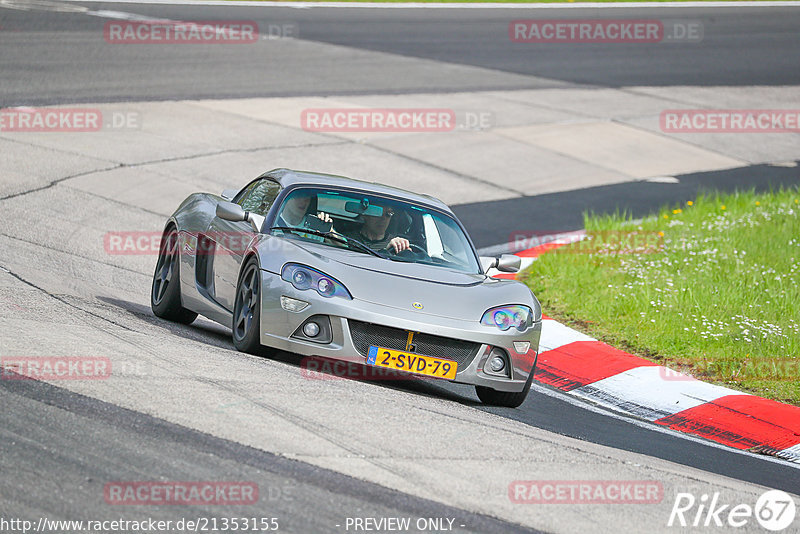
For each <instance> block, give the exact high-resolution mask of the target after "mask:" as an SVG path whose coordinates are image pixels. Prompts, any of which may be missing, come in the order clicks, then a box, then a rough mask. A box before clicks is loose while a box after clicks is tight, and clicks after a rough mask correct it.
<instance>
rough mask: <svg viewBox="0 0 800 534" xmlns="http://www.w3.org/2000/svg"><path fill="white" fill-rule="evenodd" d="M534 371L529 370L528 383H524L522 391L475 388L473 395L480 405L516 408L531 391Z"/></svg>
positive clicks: (484, 387)
mask: <svg viewBox="0 0 800 534" xmlns="http://www.w3.org/2000/svg"><path fill="white" fill-rule="evenodd" d="M535 370H536V368H535V367H534V368H533V369H531V374H530V376H529V377H528V381H527V382H525V387H524V388H523V390H522V391H518V392H512V391H497V390H496V389H492V388H489V387H486V386H475V393H477V394H478V398H479V399H480V400H481V402H482V403H484V404H488V405H490V406H503V407H505V408H518V407H519V406H521V405H522V403H523V402H525V399H526V398H527V397H528V392H529V391H530V390H531V383H532V382H533V373H534V371H535Z"/></svg>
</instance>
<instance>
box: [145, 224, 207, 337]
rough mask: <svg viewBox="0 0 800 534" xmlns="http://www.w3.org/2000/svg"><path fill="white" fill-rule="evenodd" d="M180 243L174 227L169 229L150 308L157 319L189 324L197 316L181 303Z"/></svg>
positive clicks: (162, 240)
mask: <svg viewBox="0 0 800 534" xmlns="http://www.w3.org/2000/svg"><path fill="white" fill-rule="evenodd" d="M178 241H179V239H178V231H177V230H176V229H175V227H174V226H171V227H169V228H168V229H167V231H166V232H164V235H163V236H162V239H161V248H160V249H159V251H158V261H157V262H156V270H155V272H154V273H153V284H152V286H151V287H150V308H152V310H153V313H154V314H155V315H156V317H161V318H162V319H166V320H168V321H174V322H176V323H182V324H189V323H191V322H192V321H194V320H195V319H197V314H196V313H195V312H193V311H191V310H187V309H186V308H184V307H183V305H182V303H181V283H180V279H181V272H180V263H181V262H180V254H179V251H178Z"/></svg>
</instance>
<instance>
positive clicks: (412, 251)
mask: <svg viewBox="0 0 800 534" xmlns="http://www.w3.org/2000/svg"><path fill="white" fill-rule="evenodd" d="M389 252H391V253H392V254H394V255H395V256H412V257H414V258H418V259H422V258H428V257H429V256H428V252H427V251H426V250H425V249H424V248H422V247H421V246H419V245H416V244H414V243H409V244H408V248H407V249H405V250H403V251H402V252H395V249H394V247H391V246H390V247H389Z"/></svg>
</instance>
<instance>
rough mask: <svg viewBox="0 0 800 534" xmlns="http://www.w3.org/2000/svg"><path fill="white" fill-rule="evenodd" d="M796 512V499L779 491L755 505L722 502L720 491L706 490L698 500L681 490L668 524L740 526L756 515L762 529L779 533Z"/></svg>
mask: <svg viewBox="0 0 800 534" xmlns="http://www.w3.org/2000/svg"><path fill="white" fill-rule="evenodd" d="M795 514H796V508H795V503H794V499H792V497H791V496H790V495H789V494H788V493H786V492H783V491H780V490H769V491H767V492H765V493H764V494H762V495H761V496H760V497H759V498H758V500H757V501H756V505H755V506H750V505H749V504H744V503H740V504H730V503H723V502H722V500H721V499H720V495H719V492H716V493H714V494H713V495H711V496H709V495H708V494H705V493H704V494H703V495H701V496H700V498H699V499H697V498H696V497H695V496H694V495H692V494H691V493H678V494H677V495H676V496H675V504H673V506H672V512H670V514H669V520H668V521H667V526H668V527H672V526H681V527H699V528H707V527H724V528H730V527H734V528H739V527H743V526H745V525H747V524H749V523H750V522H751V520H752V519H753V518H754V517H755V519H756V521H758V524H759V525H761V526H762V527H763V528H765V529H767V530H770V531H772V532H779V531H782V530H785V529H787V528H788V527H790V526H791V525H792V524H793V523H794V518H795Z"/></svg>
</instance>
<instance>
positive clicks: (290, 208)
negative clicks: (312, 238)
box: [275, 190, 333, 228]
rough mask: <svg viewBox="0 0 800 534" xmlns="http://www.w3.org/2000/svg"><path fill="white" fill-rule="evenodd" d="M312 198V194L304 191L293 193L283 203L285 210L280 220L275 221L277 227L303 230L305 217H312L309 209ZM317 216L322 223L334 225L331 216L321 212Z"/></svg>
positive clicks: (279, 217) (282, 211)
mask: <svg viewBox="0 0 800 534" xmlns="http://www.w3.org/2000/svg"><path fill="white" fill-rule="evenodd" d="M312 196H313V194H312V193H310V192H307V191H302V190H300V191H295V192H294V193H292V194H291V195H290V196H289V198H287V199H286V202H284V203H283V209H282V210H281V213H280V215H278V218H277V219H275V226H289V227H293V228H302V227H303V222H304V220H305V216H306V215H311V214H309V213H308V208H309V207H310V206H311V197H312ZM316 216H317V217H318V218H319V219H320V220H321V221H324V222H326V223H333V220H332V219H331V216H330V215H328V214H327V213H324V212H319V213H317V215H316Z"/></svg>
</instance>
